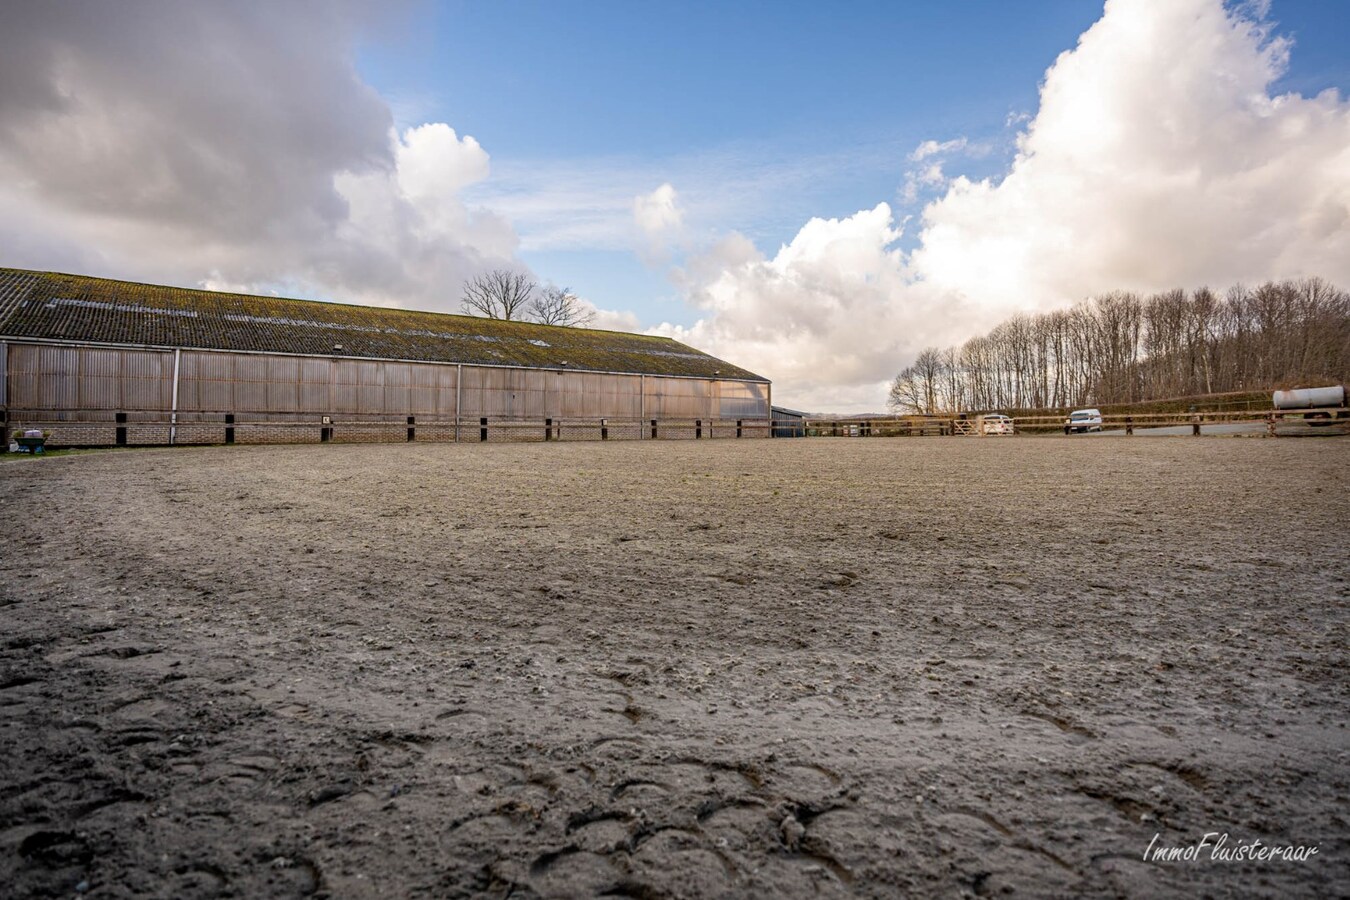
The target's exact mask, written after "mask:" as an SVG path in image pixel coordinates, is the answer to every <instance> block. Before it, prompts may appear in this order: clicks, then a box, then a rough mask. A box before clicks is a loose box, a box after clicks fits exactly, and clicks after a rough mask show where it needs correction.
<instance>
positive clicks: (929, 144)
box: [909, 137, 966, 162]
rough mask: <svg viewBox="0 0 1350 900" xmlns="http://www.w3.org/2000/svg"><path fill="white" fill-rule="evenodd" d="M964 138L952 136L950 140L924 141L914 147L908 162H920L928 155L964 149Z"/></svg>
mask: <svg viewBox="0 0 1350 900" xmlns="http://www.w3.org/2000/svg"><path fill="white" fill-rule="evenodd" d="M965 147H966V139H965V138H963V137H960V138H953V139H952V140H950V141H942V142H941V143H939V142H937V141H924V142H923V143H922V144H920V145H919V146H917V147H915V148H914V152H913V153H911V154H910V155H909V159H910V162H922V161H923V160H925V159H927V158H928V157H930V156H936V155H938V154H946V153H955V152H956V151H958V150H964V149H965Z"/></svg>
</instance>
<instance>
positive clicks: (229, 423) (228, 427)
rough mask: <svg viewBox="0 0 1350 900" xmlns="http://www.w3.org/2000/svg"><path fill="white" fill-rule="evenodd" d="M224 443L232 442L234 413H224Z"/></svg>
mask: <svg viewBox="0 0 1350 900" xmlns="http://www.w3.org/2000/svg"><path fill="white" fill-rule="evenodd" d="M225 443H227V444H233V443H234V413H226V414H225Z"/></svg>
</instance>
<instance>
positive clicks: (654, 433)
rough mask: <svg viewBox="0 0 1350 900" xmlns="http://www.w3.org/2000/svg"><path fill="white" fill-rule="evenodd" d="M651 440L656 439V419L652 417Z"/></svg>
mask: <svg viewBox="0 0 1350 900" xmlns="http://www.w3.org/2000/svg"><path fill="white" fill-rule="evenodd" d="M652 440H656V420H655V419H652Z"/></svg>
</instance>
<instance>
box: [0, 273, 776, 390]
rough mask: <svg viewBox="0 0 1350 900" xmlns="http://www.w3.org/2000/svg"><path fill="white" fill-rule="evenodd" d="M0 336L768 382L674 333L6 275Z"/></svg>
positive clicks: (0, 295)
mask: <svg viewBox="0 0 1350 900" xmlns="http://www.w3.org/2000/svg"><path fill="white" fill-rule="evenodd" d="M0 337H6V338H28V339H35V340H62V341H76V342H79V343H90V344H124V345H125V344H131V345H137V346H149V347H172V348H179V347H181V348H184V349H189V348H191V349H204V350H240V351H252V352H263V353H268V352H270V353H296V354H303V355H310V356H347V357H358V358H366V359H398V360H409V361H422V362H440V363H464V364H466V365H494V366H520V367H524V368H539V369H561V368H566V369H576V370H581V371H593V372H624V373H631V374H634V375H639V374H641V375H684V376H689V377H694V378H720V379H736V380H744V381H767V380H768V379H765V378H762V377H760V376H759V375H756V374H754V373H753V372H749V371H747V370H745V369H742V368H740V367H739V366H734V365H732V364H731V363H728V362H724V361H722V360H720V359H717V358H716V357H714V356H709V355H708V354H706V353H702V352H700V351H698V350H695V349H693V348H692V347H687V346H685V345H684V344H681V343H679V342H678V341H674V340H671V339H670V338H664V337H655V336H652V335H646V334H629V333H626V332H621V331H599V330H595V329H589V328H563V327H559V326H555V325H537V324H535V323H532V322H507V321H503V320H501V319H486V318H479V317H476V316H456V315H448V314H446V313H433V312H418V311H415V310H406V309H386V308H380V307H373V306H353V305H349V304H343V303H324V302H321V301H317V300H287V299H284V298H280V297H260V296H254V295H250V294H226V293H220V292H217V291H203V290H196V289H192V288H176V287H163V286H160V285H152V284H137V283H135V282H130V281H113V280H111V279H108V278H91V277H88V276H84V275H63V274H59V273H56V272H32V271H27V270H23V269H4V268H0Z"/></svg>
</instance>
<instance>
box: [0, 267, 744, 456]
mask: <svg viewBox="0 0 1350 900" xmlns="http://www.w3.org/2000/svg"><path fill="white" fill-rule="evenodd" d="M769 419H770V385H769V382H768V381H767V380H766V379H764V378H762V377H760V376H758V375H756V374H754V373H753V372H748V371H746V370H745V369H742V368H739V367H737V366H734V365H732V364H731V363H727V362H723V361H722V360H720V359H717V358H715V357H712V356H709V355H708V354H706V353H701V352H699V351H698V350H694V349H693V348H691V347H687V346H685V345H684V344H680V343H678V342H676V341H673V340H671V339H669V338H662V337H653V336H650V335H639V334H626V333H621V332H613V331H599V330H592V329H582V328H561V327H555V326H548V325H536V324H533V323H527V322H507V321H501V320H497V319H484V318H476V317H472V316H456V315H446V314H443V313H430V312H414V311H410V310H402V309H381V308H375V307H368V306H350V305H345V304H339V303H322V302H317V301H312V300H286V299H279V298H276V297H259V296H250V295H243V294H227V293H218V292H213V291H203V290H191V289H186V288H174V287H161V286H155V285H146V284H136V283H131V282H125V281H112V280H109V279H105V278H90V277H85V276H79V275H63V274H57V273H52V272H31V271H25V270H19V269H0V421H4V422H5V423H6V430H7V431H8V432H10V433H13V432H14V431H16V430H25V429H30V428H40V429H43V430H44V431H47V432H50V436H49V438H48V444H49V445H52V446H101V445H119V444H128V445H134V444H224V443H282V442H284V443H303V442H315V443H318V442H322V441H412V440H417V441H423V440H427V441H522V440H537V441H543V440H568V439H591V440H604V439H610V440H622V439H627V440H648V439H652V438H656V439H668V438H714V437H715V438H723V437H729V438H736V437H743V438H751V437H768V436H769V435H770V428H769Z"/></svg>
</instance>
